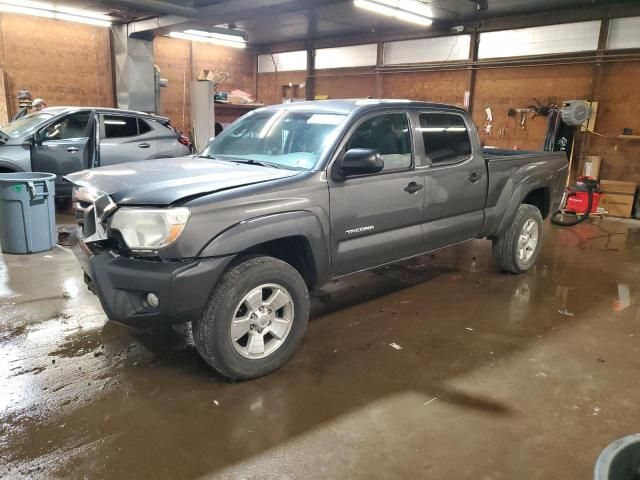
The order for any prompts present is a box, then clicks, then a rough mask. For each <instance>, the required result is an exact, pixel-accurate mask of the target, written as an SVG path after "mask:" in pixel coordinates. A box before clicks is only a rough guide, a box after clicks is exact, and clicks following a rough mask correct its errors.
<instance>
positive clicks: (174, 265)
mask: <svg viewBox="0 0 640 480" xmlns="http://www.w3.org/2000/svg"><path fill="white" fill-rule="evenodd" d="M567 171H568V162H567V158H566V155H565V154H564V153H546V152H545V153H543V152H540V153H534V152H522V151H499V150H486V151H483V149H482V148H481V146H480V142H479V139H478V135H477V132H476V129H475V127H474V125H473V123H472V121H471V118H470V116H469V114H468V113H467V112H466V111H465V110H463V109H460V108H456V107H452V106H447V105H438V104H431V103H422V102H412V101H401V100H390V101H384V100H342V101H324V102H306V103H295V104H286V105H278V106H273V107H266V108H261V109H259V110H255V111H253V112H251V113H248V114H247V115H245V116H244V117H242V118H241V119H239V120H238V121H236V122H235V123H234V124H233V125H231V126H230V127H229V128H228V129H227V130H225V131H224V132H223V133H222V134H221V135H219V136H218V137H216V138H215V140H213V141H212V142H211V143H210V144H209V145H208V146H207V147H206V148H205V150H204V151H203V152H202V153H201V154H200V155H197V156H192V157H185V158H180V159H166V160H150V161H145V162H137V163H127V164H123V165H114V166H111V167H103V168H98V169H95V170H89V171H84V172H79V173H76V174H73V175H70V176H68V177H67V178H68V179H69V180H70V181H71V182H72V183H73V184H74V185H75V188H74V198H75V203H76V216H77V219H78V222H79V225H80V228H79V229H78V234H77V236H76V238H75V240H74V241H73V244H72V245H73V250H74V252H75V254H76V256H77V258H78V259H79V261H80V263H81V264H82V267H83V269H84V272H85V280H86V282H87V284H88V286H89V288H90V289H91V290H92V291H93V292H95V293H96V294H97V295H98V297H99V299H100V302H101V303H102V306H103V308H104V310H105V312H106V314H107V316H108V318H110V319H112V320H115V321H118V322H122V323H125V324H128V325H134V326H148V325H159V324H166V323H172V322H173V323H177V322H192V324H193V335H194V339H195V344H196V347H197V350H198V352H199V353H200V355H202V357H203V358H204V359H205V360H206V361H207V362H208V363H209V364H210V365H211V366H212V367H213V368H215V369H216V370H218V371H219V372H220V373H222V374H223V375H225V376H226V377H228V378H230V379H235V380H243V379H249V378H254V377H258V376H261V375H265V374H267V373H270V372H272V371H274V370H275V369H277V368H278V367H280V366H281V365H282V364H283V363H285V362H286V361H287V359H289V358H290V357H291V356H292V355H293V353H294V351H295V350H296V348H297V347H298V346H299V345H300V343H301V341H302V337H303V334H304V332H305V329H306V327H307V320H308V317H309V293H308V292H309V291H310V290H313V289H317V288H319V287H321V286H322V285H323V284H325V283H326V282H328V281H329V280H331V279H334V278H337V277H341V276H343V275H348V274H351V273H354V272H359V271H362V270H367V269H371V268H374V267H378V266H380V265H384V264H388V263H390V262H395V261H398V260H402V259H406V258H410V257H413V256H416V255H420V254H423V253H425V252H430V251H433V250H436V249H439V248H443V247H446V246H449V245H453V244H456V243H460V242H464V241H466V240H470V239H475V238H489V239H491V240H492V241H493V245H494V252H495V257H496V260H497V264H498V266H499V268H500V269H502V270H503V271H506V272H511V273H520V272H525V271H526V270H528V269H529V268H531V266H532V265H533V264H534V262H535V260H536V257H537V255H538V253H539V251H540V248H541V245H542V222H543V219H544V218H545V217H547V216H548V215H549V214H550V212H553V211H555V210H556V209H557V207H558V205H559V203H560V200H561V196H562V191H563V188H564V185H565V180H566V177H567Z"/></svg>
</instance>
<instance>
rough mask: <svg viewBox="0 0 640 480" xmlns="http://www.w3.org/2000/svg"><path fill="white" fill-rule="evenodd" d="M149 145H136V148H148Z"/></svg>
mask: <svg viewBox="0 0 640 480" xmlns="http://www.w3.org/2000/svg"><path fill="white" fill-rule="evenodd" d="M150 146H151V145H149V144H148V143H139V144H138V148H149V147H150Z"/></svg>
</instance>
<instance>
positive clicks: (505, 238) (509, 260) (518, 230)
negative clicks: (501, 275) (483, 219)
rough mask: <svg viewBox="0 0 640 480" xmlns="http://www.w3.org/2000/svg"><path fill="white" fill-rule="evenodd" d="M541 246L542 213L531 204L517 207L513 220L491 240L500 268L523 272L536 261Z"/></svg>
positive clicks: (511, 271)
mask: <svg viewBox="0 0 640 480" xmlns="http://www.w3.org/2000/svg"><path fill="white" fill-rule="evenodd" d="M541 248H542V215H541V214H540V210H538V208H537V207H534V206H533V205H527V204H522V205H520V206H519V207H518V210H517V211H516V214H515V216H514V218H513V222H512V223H511V225H510V226H509V228H508V229H507V231H506V232H504V234H503V235H502V236H501V237H499V238H497V239H495V240H494V241H493V252H494V256H495V258H496V261H497V262H498V266H499V267H500V269H501V270H503V271H505V272H510V273H523V272H526V271H527V270H529V269H530V268H531V267H532V266H533V265H534V264H535V262H536V259H537V258H538V254H539V253H540V249H541Z"/></svg>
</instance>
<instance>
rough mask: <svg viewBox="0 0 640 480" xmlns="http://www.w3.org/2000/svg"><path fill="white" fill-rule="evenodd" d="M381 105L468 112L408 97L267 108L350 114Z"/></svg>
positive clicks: (308, 103)
mask: <svg viewBox="0 0 640 480" xmlns="http://www.w3.org/2000/svg"><path fill="white" fill-rule="evenodd" d="M381 107H422V108H446V109H448V110H457V111H460V112H466V110H465V109H464V108H462V107H457V106H454V105H447V104H444V103H432V102H420V101H417V100H408V99H377V98H350V99H344V100H313V101H307V102H293V103H282V104H277V105H269V106H268V107H266V108H271V109H278V110H279V109H285V110H315V111H318V110H320V111H326V112H333V113H344V114H349V113H351V112H353V111H354V110H356V109H358V110H363V111H367V110H376V109H378V108H381Z"/></svg>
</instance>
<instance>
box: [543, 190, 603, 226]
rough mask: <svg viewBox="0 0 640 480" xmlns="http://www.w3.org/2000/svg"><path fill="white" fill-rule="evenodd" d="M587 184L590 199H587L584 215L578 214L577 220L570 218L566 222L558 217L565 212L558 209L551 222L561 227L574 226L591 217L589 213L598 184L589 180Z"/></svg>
mask: <svg viewBox="0 0 640 480" xmlns="http://www.w3.org/2000/svg"><path fill="white" fill-rule="evenodd" d="M586 186H587V198H588V200H587V209H586V210H585V212H584V215H576V219H575V220H570V221H568V222H565V221H563V220H560V219H559V218H558V217H559V216H562V214H563V212H562V210H558V211H557V212H556V214H555V215H554V216H553V217H551V223H553V224H554V225H559V226H561V227H573V226H575V225H578V224H579V223H582V222H584V221H585V220H586V219H587V218H589V214H590V213H591V207H592V206H593V191H594V190H595V188H596V186H595V185H593V184H592V183H590V182H587V183H586Z"/></svg>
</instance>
